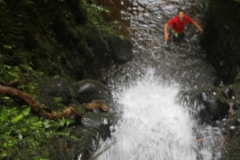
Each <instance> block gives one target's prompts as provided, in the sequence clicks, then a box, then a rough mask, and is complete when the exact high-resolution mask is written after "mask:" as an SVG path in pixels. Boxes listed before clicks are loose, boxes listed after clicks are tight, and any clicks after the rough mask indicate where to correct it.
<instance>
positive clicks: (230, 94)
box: [222, 88, 234, 99]
mask: <svg viewBox="0 0 240 160" xmlns="http://www.w3.org/2000/svg"><path fill="white" fill-rule="evenodd" d="M222 94H223V96H224V97H225V98H227V99H232V97H233V96H234V91H233V89H231V88H226V89H225V90H224V92H223V93H222Z"/></svg>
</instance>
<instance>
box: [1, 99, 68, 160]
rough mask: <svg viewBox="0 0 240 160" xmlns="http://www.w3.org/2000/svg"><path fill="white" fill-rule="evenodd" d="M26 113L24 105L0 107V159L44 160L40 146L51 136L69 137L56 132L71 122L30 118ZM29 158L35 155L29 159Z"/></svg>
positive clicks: (28, 113)
mask: <svg viewBox="0 0 240 160" xmlns="http://www.w3.org/2000/svg"><path fill="white" fill-rule="evenodd" d="M2 98H4V97H2ZM30 111H31V108H30V107H28V106H25V105H23V106H21V107H13V108H7V107H5V106H2V107H1V109H0V122H1V123H0V128H1V130H0V134H1V137H0V144H1V146H0V153H1V154H0V159H25V158H26V157H27V158H28V159H39V158H46V157H48V151H46V150H44V148H42V146H43V145H45V144H47V143H48V140H49V139H51V138H53V137H55V136H59V135H66V136H67V135H69V132H66V131H65V132H57V131H56V130H57V129H58V128H59V127H65V128H66V126H68V125H69V124H70V123H72V121H71V120H66V119H59V120H58V121H52V120H47V119H43V118H39V117H37V116H35V115H32V114H31V112H30ZM37 153H38V154H39V155H38V154H37ZM23 155H24V157H22V156H23ZM32 155H35V156H34V157H32ZM28 156H29V157H28Z"/></svg>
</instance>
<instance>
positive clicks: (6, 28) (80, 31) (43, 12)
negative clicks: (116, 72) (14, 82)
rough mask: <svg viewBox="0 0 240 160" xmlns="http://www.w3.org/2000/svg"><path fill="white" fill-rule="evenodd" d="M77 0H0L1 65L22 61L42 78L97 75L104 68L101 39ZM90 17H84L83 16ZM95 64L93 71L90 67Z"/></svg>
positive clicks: (106, 63) (105, 58) (107, 61)
mask: <svg viewBox="0 0 240 160" xmlns="http://www.w3.org/2000/svg"><path fill="white" fill-rule="evenodd" d="M88 5H89V4H88V3H86V2H85V1H82V0H71V1H59V0H51V1H47V0H46V1H37V0H20V1H17V0H8V1H1V2H0V10H1V14H0V23H1V25H0V55H1V60H2V63H3V64H7V65H13V66H14V65H18V66H19V65H21V64H27V65H29V66H31V67H32V68H33V69H35V70H38V71H42V72H44V74H45V75H47V76H55V75H59V76H61V77H66V78H68V79H73V80H79V79H82V78H93V77H100V76H101V72H99V69H101V68H107V67H108V66H109V64H110V62H111V61H110V58H109V56H108V55H106V53H107V51H108V45H107V43H106V42H105V41H104V40H103V39H102V35H103V34H104V35H106V34H107V33H100V31H99V30H98V29H97V28H96V26H95V25H93V24H92V19H91V18H92V17H89V16H90V15H89V13H87V8H89V6H88ZM89 18H90V19H89ZM96 68H97V69H96Z"/></svg>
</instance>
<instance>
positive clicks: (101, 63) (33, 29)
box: [0, 0, 116, 160]
mask: <svg viewBox="0 0 240 160" xmlns="http://www.w3.org/2000/svg"><path fill="white" fill-rule="evenodd" d="M0 10H1V14H0V23H1V25H0V66H1V69H0V77H1V78H0V85H1V93H0V102H1V107H0V121H1V124H0V127H1V131H0V134H1V138H0V144H1V145H0V159H16V160H17V159H51V160H54V159H56V160H57V159H70V158H76V156H77V155H78V154H82V155H85V156H83V158H85V159H88V158H89V157H90V155H91V154H90V153H91V152H92V151H93V149H94V148H93V146H91V144H92V141H93V139H94V138H96V137H97V135H98V133H97V132H96V131H95V130H93V129H86V128H83V127H79V126H77V127H75V126H76V122H75V120H76V119H77V120H78V119H79V116H77V115H75V117H74V116H71V117H70V118H71V119H65V118H64V116H63V115H60V116H58V117H55V118H53V119H55V120H48V119H46V118H44V117H41V116H39V115H37V114H36V112H38V110H42V111H44V110H43V109H49V108H44V104H41V103H40V100H39V96H40V94H41V93H42V92H43V91H42V87H44V85H42V84H44V81H42V80H43V79H45V80H47V79H46V78H50V79H51V78H59V77H61V78H63V79H66V80H67V81H68V83H69V84H71V83H73V82H75V81H78V80H82V79H86V78H89V79H96V80H101V77H102V74H103V73H102V72H101V70H105V69H107V68H108V67H109V66H110V65H111V63H112V61H111V58H110V55H109V54H108V52H109V48H108V44H107V42H106V41H105V39H106V37H109V36H112V35H116V31H114V29H113V27H114V26H113V25H115V24H114V23H111V25H109V24H107V23H106V22H105V21H104V20H102V17H101V13H103V12H104V13H108V10H107V9H105V8H103V7H100V6H97V5H96V4H95V3H94V1H91V0H71V1H67V0H51V1H50V0H41V1H39V0H1V1H0ZM8 91H11V92H8ZM26 93H27V94H26ZM19 94H20V95H25V97H27V99H28V100H29V99H31V102H33V103H34V106H36V104H37V106H38V107H37V108H38V109H37V110H35V111H34V109H31V108H30V107H29V106H31V103H30V104H29V103H26V102H28V101H26V99H25V101H23V100H24V97H21V96H19ZM26 95H27V96H26ZM15 96H17V97H18V98H17V97H15ZM48 96H49V95H48ZM70 96H74V95H72V93H70ZM19 98H22V99H19ZM53 99H54V101H55V104H56V106H61V109H68V108H69V106H64V105H63V104H64V103H63V102H62V100H63V99H62V97H59V95H55V96H53ZM70 102H72V101H71V100H70ZM75 106H78V107H76V108H78V109H80V110H81V109H82V110H84V106H82V107H81V105H80V104H78V103H77V104H74V107H75ZM79 106H80V107H79ZM32 107H33V106H32ZM105 108H106V106H105ZM54 109H56V108H54ZM74 110H75V109H74ZM44 112H45V113H46V114H48V115H49V114H50V115H56V114H57V113H59V111H58V110H56V111H53V110H52V109H50V111H49V110H48V111H44ZM48 112H51V113H48ZM85 112H86V111H85ZM62 113H63V112H62ZM56 118H58V119H56ZM77 123H79V122H77ZM74 127H75V128H74ZM95 141H96V143H97V139H95Z"/></svg>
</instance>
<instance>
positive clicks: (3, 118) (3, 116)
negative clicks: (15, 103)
mask: <svg viewBox="0 0 240 160" xmlns="http://www.w3.org/2000/svg"><path fill="white" fill-rule="evenodd" d="M0 116H1V117H0V119H1V121H2V122H3V121H5V120H6V119H7V117H8V112H7V110H6V108H3V109H2V110H1V113H0Z"/></svg>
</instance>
